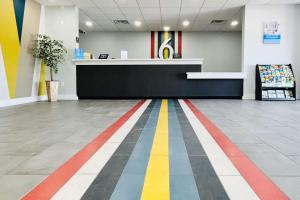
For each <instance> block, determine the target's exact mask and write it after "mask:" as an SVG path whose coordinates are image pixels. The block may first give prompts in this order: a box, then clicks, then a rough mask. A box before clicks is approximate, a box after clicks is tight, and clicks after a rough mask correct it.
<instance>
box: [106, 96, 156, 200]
mask: <svg viewBox="0 0 300 200" xmlns="http://www.w3.org/2000/svg"><path fill="white" fill-rule="evenodd" d="M160 106H161V100H158V101H157V102H156V103H155V105H154V107H153V109H152V112H151V114H150V117H149V119H148V121H147V123H146V125H145V127H144V129H143V131H142V133H141V136H140V137H139V140H138V142H137V143H136V145H135V147H134V150H133V152H132V154H131V156H130V158H129V160H128V162H127V164H126V166H125V168H124V170H123V173H122V175H121V177H120V179H119V181H118V183H117V186H116V188H115V190H114V192H113V194H112V196H111V198H110V199H112V200H138V199H140V196H141V192H142V189H143V185H144V178H145V174H146V169H147V165H148V161H149V156H150V152H151V147H152V143H153V138H154V134H155V129H156V125H157V120H158V114H159V110H160Z"/></svg>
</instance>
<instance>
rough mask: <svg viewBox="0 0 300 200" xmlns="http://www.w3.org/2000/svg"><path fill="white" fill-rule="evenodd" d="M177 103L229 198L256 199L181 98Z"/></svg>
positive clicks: (233, 199) (236, 199) (238, 199)
mask: <svg viewBox="0 0 300 200" xmlns="http://www.w3.org/2000/svg"><path fill="white" fill-rule="evenodd" d="M179 103H180V105H181V107H182V109H183V111H184V113H185V114H186V116H187V118H188V120H189V122H190V124H191V126H192V128H193V129H194V131H195V133H196V135H197V137H198V139H199V141H200V143H201V145H202V147H203V149H204V151H205V152H206V155H207V156H208V159H209V161H210V163H211V164H212V166H213V168H214V170H215V172H216V173H217V175H218V176H219V179H220V181H221V183H222V185H223V186H224V188H225V191H226V192H227V194H228V196H229V198H230V199H231V200H240V199H243V200H256V199H257V200H258V199H259V198H258V197H257V195H256V193H255V192H254V191H253V190H252V189H251V187H250V186H249V185H248V183H247V182H246V181H245V179H244V178H243V177H242V176H241V174H240V173H239V171H238V170H237V169H236V168H235V166H234V165H233V164H232V162H231V161H230V160H229V158H228V157H227V156H226V155H225V153H224V152H223V150H222V149H221V148H220V146H219V145H218V144H217V143H216V141H215V140H214V139H213V137H212V136H211V135H210V134H209V133H208V131H207V130H206V128H205V127H204V126H203V125H202V123H201V122H200V121H199V120H198V119H197V118H196V116H195V115H194V113H193V112H192V111H191V110H190V108H189V107H188V106H187V105H186V104H185V102H184V101H183V100H179Z"/></svg>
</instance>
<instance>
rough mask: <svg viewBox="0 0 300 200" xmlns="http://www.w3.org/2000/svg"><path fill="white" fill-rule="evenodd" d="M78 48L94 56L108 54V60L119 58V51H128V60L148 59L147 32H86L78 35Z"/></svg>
mask: <svg viewBox="0 0 300 200" xmlns="http://www.w3.org/2000/svg"><path fill="white" fill-rule="evenodd" d="M79 44H80V48H83V49H84V51H88V52H91V53H93V54H95V56H97V57H98V56H99V54H100V53H108V54H109V57H110V58H120V57H121V50H122V49H125V50H127V51H128V58H150V56H151V55H150V49H151V46H150V45H151V36H150V33H149V32H88V33H86V34H80V42H79Z"/></svg>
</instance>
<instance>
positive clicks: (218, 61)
mask: <svg viewBox="0 0 300 200" xmlns="http://www.w3.org/2000/svg"><path fill="white" fill-rule="evenodd" d="M241 43H242V33H241V32H183V34H182V56H183V58H204V64H203V71H206V72H240V71H241V49H242V47H241Z"/></svg>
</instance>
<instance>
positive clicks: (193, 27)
mask: <svg viewBox="0 0 300 200" xmlns="http://www.w3.org/2000/svg"><path fill="white" fill-rule="evenodd" d="M205 2H206V0H204V1H203V3H202V5H201V6H200V8H199V10H198V13H197V14H196V16H195V18H194V20H193V21H192V23H191V26H192V30H195V26H194V24H196V20H197V18H198V16H199V15H200V12H201V10H202V8H203V6H204V4H205Z"/></svg>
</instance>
